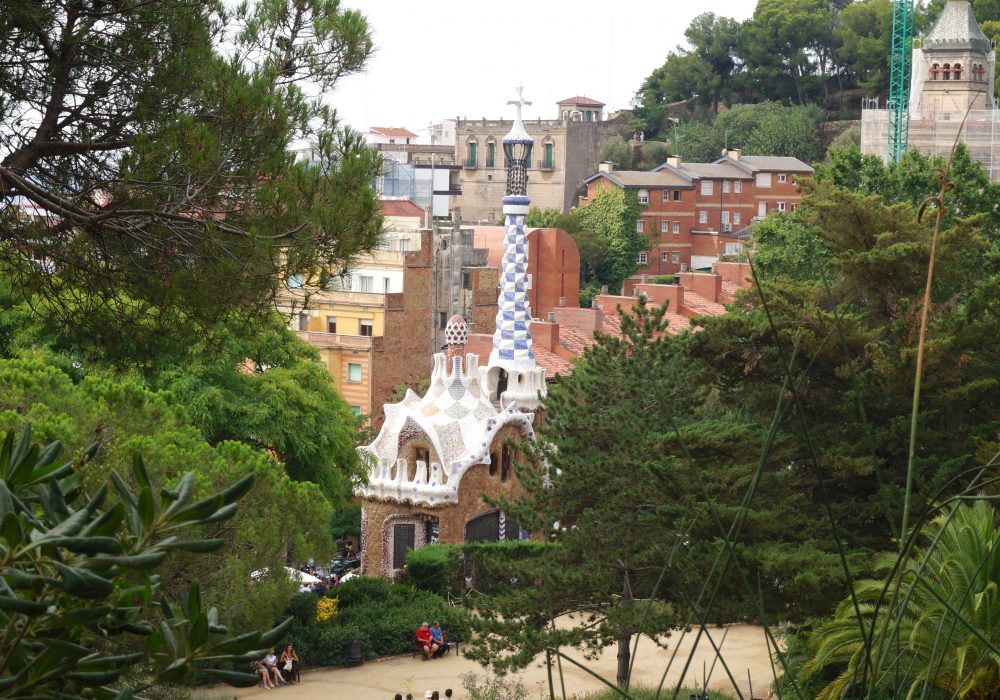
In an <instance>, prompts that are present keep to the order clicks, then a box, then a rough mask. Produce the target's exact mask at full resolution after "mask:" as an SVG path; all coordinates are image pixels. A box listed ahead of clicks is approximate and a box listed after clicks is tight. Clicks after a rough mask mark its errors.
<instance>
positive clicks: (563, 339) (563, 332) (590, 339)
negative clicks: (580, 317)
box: [559, 325, 594, 357]
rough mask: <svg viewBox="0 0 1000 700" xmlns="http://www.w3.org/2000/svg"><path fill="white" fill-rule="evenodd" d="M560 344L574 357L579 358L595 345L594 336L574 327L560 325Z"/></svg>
mask: <svg viewBox="0 0 1000 700" xmlns="http://www.w3.org/2000/svg"><path fill="white" fill-rule="evenodd" d="M559 344H560V345H562V346H563V347H564V348H566V350H567V351H568V352H571V353H572V354H573V355H574V356H576V357H579V356H580V355H582V354H583V353H584V351H585V350H586V349H587V348H589V347H590V346H591V345H593V344H594V336H593V335H590V334H588V333H585V332H583V331H581V330H580V329H579V328H574V327H573V326H566V325H560V326H559Z"/></svg>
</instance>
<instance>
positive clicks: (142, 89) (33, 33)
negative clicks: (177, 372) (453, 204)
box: [0, 0, 380, 348]
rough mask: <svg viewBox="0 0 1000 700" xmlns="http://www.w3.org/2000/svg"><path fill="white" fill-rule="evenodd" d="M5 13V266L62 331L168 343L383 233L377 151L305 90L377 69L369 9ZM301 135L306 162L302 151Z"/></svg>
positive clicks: (346, 257) (137, 8) (256, 310)
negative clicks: (374, 184) (372, 63)
mask: <svg viewBox="0 0 1000 700" xmlns="http://www.w3.org/2000/svg"><path fill="white" fill-rule="evenodd" d="M9 9H10V11H9V12H6V13H5V17H4V21H3V22H2V23H0V46H2V47H3V48H2V49H0V52H2V58H0V63H2V64H3V65H4V70H3V71H2V73H0V94H2V95H4V99H3V100H2V101H0V124H2V125H3V128H2V129H0V221H2V224H0V270H2V271H3V272H4V273H5V274H6V275H7V276H8V277H9V279H10V281H11V283H12V288H13V289H14V290H15V291H18V292H21V293H22V294H24V295H33V294H38V295H39V296H40V298H41V299H43V300H45V302H46V306H45V307H44V308H43V309H42V311H43V313H45V314H46V315H47V316H48V317H49V318H54V317H58V318H59V319H61V320H62V321H64V322H65V323H64V328H63V332H64V333H65V334H67V335H69V334H71V333H78V334H80V335H83V336H86V337H89V338H91V339H93V340H94V341H96V342H97V343H101V342H108V341H109V339H112V338H114V339H115V340H116V342H122V339H125V340H127V341H128V342H131V343H133V344H135V345H137V346H141V347H145V348H149V347H153V348H155V347H156V346H157V344H158V343H160V342H163V341H165V340H169V339H170V338H171V337H172V336H175V335H176V334H177V331H178V329H184V330H190V329H192V328H197V327H198V325H203V324H206V323H209V324H211V323H214V322H215V321H217V320H218V319H220V318H225V317H226V316H228V315H229V314H231V313H233V312H234V311H238V312H240V313H242V314H243V316H244V317H245V319H246V322H247V323H251V322H254V321H256V320H258V319H260V318H262V317H263V315H264V314H266V313H268V312H269V310H270V309H271V308H272V305H273V297H274V294H275V292H276V291H277V289H278V286H279V285H280V284H281V283H282V282H281V280H282V279H283V278H284V276H285V275H286V273H287V272H288V271H292V272H296V273H304V274H309V275H312V274H319V273H320V272H322V271H324V270H333V271H336V270H339V269H340V268H341V267H342V266H343V265H344V264H346V263H348V262H349V261H350V260H351V259H352V258H353V257H354V256H355V255H356V254H358V253H359V252H361V251H364V250H367V249H370V248H371V247H373V246H374V245H375V243H376V240H377V235H378V232H379V228H380V220H379V213H378V206H377V201H376V197H375V194H374V193H373V192H372V190H371V188H370V182H371V181H372V178H373V176H374V175H375V174H376V173H377V172H378V169H379V167H380V161H379V158H378V156H377V154H376V153H375V152H374V151H373V150H372V149H370V148H369V147H367V146H366V145H365V144H364V141H363V139H362V137H361V136H360V135H358V134H356V133H352V132H350V131H349V130H348V129H346V128H344V127H342V126H341V125H340V123H339V122H338V120H337V117H336V113H335V112H334V110H332V109H330V108H329V107H328V106H326V105H324V104H323V102H322V100H317V99H313V98H310V97H309V96H308V95H309V94H311V93H314V92H316V89H318V90H319V91H321V92H328V91H330V90H331V89H332V88H333V86H334V85H335V84H336V83H337V81H338V80H339V79H340V78H342V77H343V76H346V75H350V74H352V73H355V72H357V71H358V70H360V69H361V68H362V67H363V65H364V63H365V60H366V59H367V58H368V56H369V55H370V53H371V51H372V47H373V43H372V39H371V35H370V31H369V28H368V25H367V23H366V21H365V19H364V18H363V17H362V16H361V15H360V14H359V13H357V12H355V11H352V10H345V9H343V8H341V7H340V3H339V1H338V0H304V1H302V2H291V0H278V1H275V2H263V1H262V2H253V3H244V4H240V5H237V6H227V5H226V4H225V3H222V2H194V1H192V0H168V1H165V2H154V3H118V2H83V3H69V2H64V1H63V0H45V1H43V2H33V3H24V4H18V5H17V6H16V7H11V8H9ZM301 143H308V144H310V146H311V147H312V150H311V152H310V157H309V158H308V159H297V158H296V157H295V156H294V154H293V153H291V151H290V148H291V147H293V146H294V145H296V144H301ZM22 204H26V205H29V206H31V207H34V208H35V209H34V210H33V211H37V212H42V213H46V214H45V215H38V216H36V215H26V214H25V213H24V212H23V210H22V206H21V205H22ZM28 251H31V252H32V253H34V254H35V255H36V256H39V255H40V256H44V257H45V258H46V259H47V260H48V261H49V263H48V264H47V265H38V264H35V263H33V262H31V261H29V260H28V259H27V257H26V255H25V254H26V252H28Z"/></svg>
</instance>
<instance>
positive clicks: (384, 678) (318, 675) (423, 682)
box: [196, 625, 773, 700]
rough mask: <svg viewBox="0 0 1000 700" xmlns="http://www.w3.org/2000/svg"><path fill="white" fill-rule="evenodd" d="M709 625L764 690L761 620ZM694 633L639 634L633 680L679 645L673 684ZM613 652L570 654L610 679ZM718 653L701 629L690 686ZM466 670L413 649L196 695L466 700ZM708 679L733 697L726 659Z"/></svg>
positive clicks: (593, 686) (660, 664)
mask: <svg viewBox="0 0 1000 700" xmlns="http://www.w3.org/2000/svg"><path fill="white" fill-rule="evenodd" d="M708 632H709V634H711V636H712V639H713V640H714V641H715V643H716V645H718V644H720V643H722V658H723V659H724V660H725V662H726V664H727V665H728V667H729V669H730V671H731V672H732V674H733V676H734V677H735V679H736V683H737V686H738V687H739V689H740V692H741V693H742V694H743V698H744V699H745V700H748V699H749V698H750V693H749V689H748V683H747V673H748V672H749V674H750V679H751V680H752V682H753V691H754V696H755V697H758V698H765V697H767V695H768V689H769V686H770V683H771V680H772V678H773V676H772V672H771V663H770V660H769V658H768V651H767V643H766V640H765V636H764V632H763V630H762V629H761V628H760V627H754V626H750V625H730V626H728V627H726V628H717V627H710V628H708ZM723 633H726V638H725V641H724V642H722V635H723ZM694 637H695V634H694V633H690V634H687V635H684V637H683V639H682V638H681V633H680V632H675V633H674V635H673V637H671V639H670V646H669V649H666V650H663V649H660V648H658V647H656V645H654V644H652V643H651V642H650V641H649V640H647V639H643V640H642V641H640V643H639V652H638V655H637V659H636V662H635V670H634V673H633V678H634V681H633V682H634V683H635V684H636V685H645V686H656V685H658V684H659V683H660V678H661V676H662V675H663V670H664V669H665V668H666V666H667V664H668V663H669V661H670V656H671V654H673V652H674V649H675V648H677V649H678V651H677V655H676V659H675V660H674V662H673V664H672V666H671V668H670V673H669V674H667V683H668V684H676V683H677V679H678V677H679V676H680V673H681V670H682V668H683V667H684V663H685V661H686V660H687V658H688V654H690V652H691V645H692V643H693V642H694ZM615 654H616V651H615V648H614V647H609V648H607V649H605V650H604V653H603V654H602V655H601V657H600V658H599V659H597V660H593V661H587V660H585V659H583V658H582V657H580V656H579V655H578V654H575V653H571V654H570V655H571V656H573V657H574V658H577V659H578V660H580V661H581V662H582V663H583V664H584V665H586V666H587V668H590V669H591V670H593V671H596V672H597V673H600V674H601V675H603V676H605V677H606V678H608V679H610V680H613V679H614V676H615V668H616V658H615ZM714 658H715V653H714V652H713V650H712V646H711V644H710V643H709V641H708V640H707V639H705V637H704V636H703V637H702V639H701V640H700V641H699V642H698V648H697V649H696V650H695V652H694V656H693V657H692V660H691V664H690V666H689V669H688V673H687V677H686V682H685V685H689V686H695V685H698V686H699V687H700V686H701V684H702V674H703V673H708V669H711V667H712V661H713V659H714ZM563 672H564V677H565V682H566V693H567V695H571V694H573V693H578V694H579V693H586V692H590V691H595V690H600V689H601V687H602V685H601V683H600V681H598V680H597V679H595V678H594V677H593V676H591V675H589V674H588V673H586V672H585V671H583V670H581V669H579V668H576V667H575V666H572V665H570V664H568V663H565V662H564V663H563ZM467 673H475V674H477V675H480V676H482V675H483V674H484V670H483V668H482V667H481V666H479V665H478V664H475V663H473V662H472V661H470V660H468V659H466V658H465V657H463V656H456V655H455V654H454V653H450V654H449V655H448V656H447V657H445V658H443V659H432V660H430V661H427V662H424V661H421V660H420V659H419V658H411V657H410V656H394V657H390V658H387V659H380V660H378V661H369V662H366V663H365V664H364V665H362V666H358V667H355V668H334V669H321V670H314V671H307V672H306V673H304V674H303V675H302V682H301V683H300V684H297V685H293V686H290V687H283V688H278V689H276V690H265V689H263V688H251V689H248V690H242V691H237V690H234V689H225V688H216V689H213V690H211V691H206V692H205V693H203V694H201V695H200V696H196V697H200V698H205V699H207V698H212V699H213V700H220V699H222V698H240V699H242V698H254V699H259V698H267V699H270V698H273V700H291V698H295V699H296V700H392V697H393V695H394V694H395V693H402V694H403V696H404V697H405V696H406V694H407V693H413V697H414V698H415V700H422V698H423V696H424V691H425V690H428V689H430V690H438V691H440V692H441V697H442V698H444V690H445V688H452V689H453V690H454V691H455V694H454V697H455V698H458V699H460V700H467V698H468V693H466V692H465V691H464V690H463V689H462V676H463V675H464V674H467ZM546 675H547V674H546V671H545V667H544V664H541V663H536V664H533V665H532V666H530V667H528V668H526V669H524V670H523V671H521V672H520V673H519V674H518V677H519V678H520V679H521V681H522V682H523V683H524V685H525V686H527V688H528V689H529V691H533V692H532V694H531V695H530V697H532V698H536V697H538V696H539V691H542V690H546V689H547V686H546V685H545V679H546ZM555 678H556V684H557V686H556V688H557V692H558V690H559V687H558V683H559V681H558V676H557V675H556V676H555ZM708 686H709V688H712V689H717V690H722V691H728V692H729V694H731V695H732V696H733V697H736V693H735V692H733V686H732V683H731V682H730V680H729V678H728V677H727V676H726V671H725V669H723V667H722V663H721V662H719V663H716V665H715V669H714V671H712V672H711V676H710V679H709V683H708ZM559 696H561V693H559ZM545 697H547V694H546V695H545Z"/></svg>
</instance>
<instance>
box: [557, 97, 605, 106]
mask: <svg viewBox="0 0 1000 700" xmlns="http://www.w3.org/2000/svg"><path fill="white" fill-rule="evenodd" d="M556 104H557V105H581V106H583V107H603V106H604V103H603V102H598V101H597V100H595V99H593V98H592V97H584V96H583V95H577V96H576V97H567V98H566V99H565V100H559V101H558V102H556Z"/></svg>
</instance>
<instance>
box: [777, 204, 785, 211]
mask: <svg viewBox="0 0 1000 700" xmlns="http://www.w3.org/2000/svg"><path fill="white" fill-rule="evenodd" d="M785 210H786V209H785V203H784V202H778V211H785Z"/></svg>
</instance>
